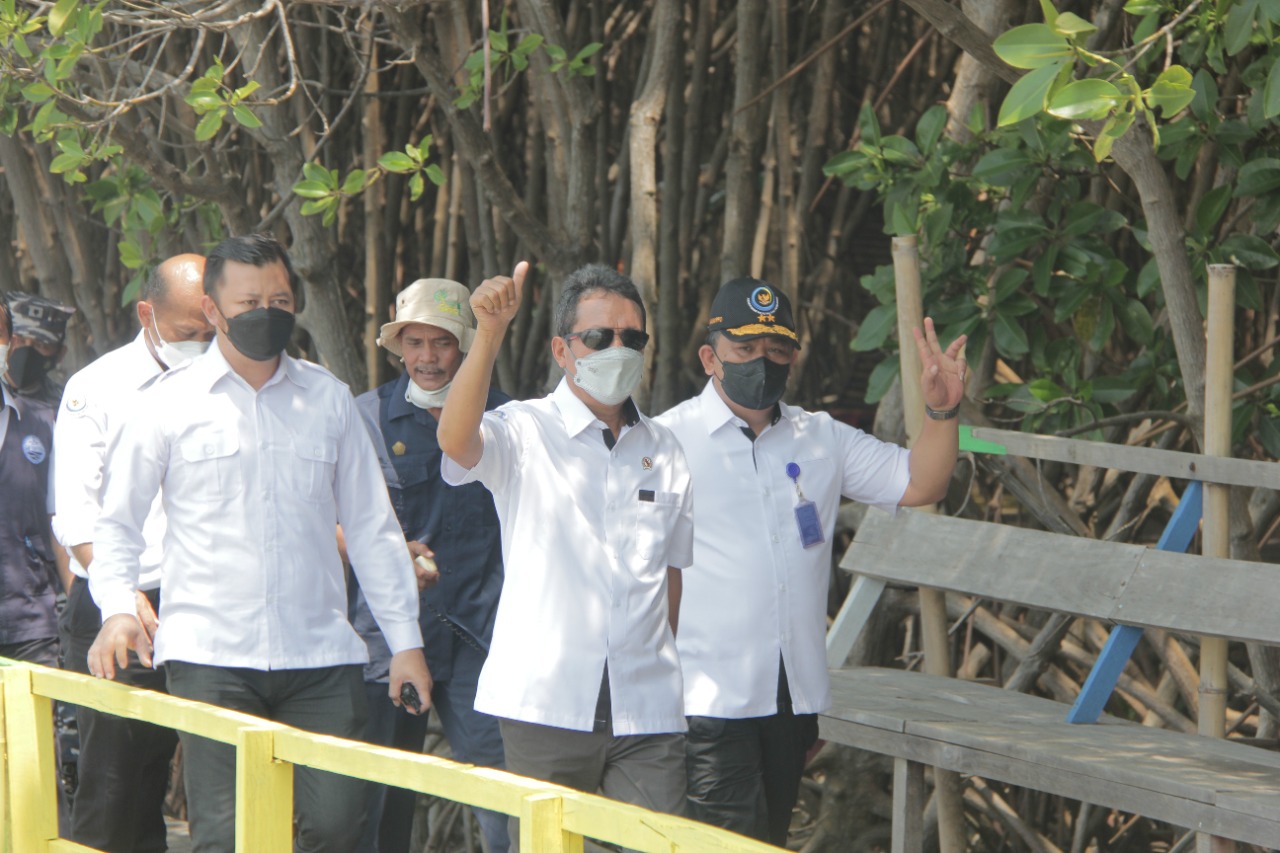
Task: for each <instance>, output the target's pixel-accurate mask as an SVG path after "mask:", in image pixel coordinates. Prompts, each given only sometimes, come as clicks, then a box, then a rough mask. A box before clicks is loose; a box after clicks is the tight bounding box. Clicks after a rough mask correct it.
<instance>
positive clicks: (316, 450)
mask: <svg viewBox="0 0 1280 853" xmlns="http://www.w3.org/2000/svg"><path fill="white" fill-rule="evenodd" d="M311 452H312V453H313V454H315V455H316V456H317V457H318V456H319V455H320V448H318V447H317V448H316V449H315V450H313V451H311Z"/></svg>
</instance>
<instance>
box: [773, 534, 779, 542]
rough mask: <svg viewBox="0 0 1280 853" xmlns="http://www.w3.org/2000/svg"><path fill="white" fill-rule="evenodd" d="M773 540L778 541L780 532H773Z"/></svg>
mask: <svg viewBox="0 0 1280 853" xmlns="http://www.w3.org/2000/svg"><path fill="white" fill-rule="evenodd" d="M773 541H774V542H777V541H778V534H776V533H775V534H773Z"/></svg>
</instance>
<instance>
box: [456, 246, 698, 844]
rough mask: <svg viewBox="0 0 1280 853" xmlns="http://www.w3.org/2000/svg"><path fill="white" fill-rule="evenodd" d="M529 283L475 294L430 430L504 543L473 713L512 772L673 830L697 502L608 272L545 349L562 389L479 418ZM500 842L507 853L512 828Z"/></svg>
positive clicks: (569, 283)
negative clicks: (469, 330) (645, 386)
mask: <svg viewBox="0 0 1280 853" xmlns="http://www.w3.org/2000/svg"><path fill="white" fill-rule="evenodd" d="M527 269H528V264H527V263H521V264H519V265H518V266H517V267H516V269H515V273H514V275H513V276H512V277H510V278H508V277H506V276H499V277H496V278H491V279H488V280H486V281H485V282H484V283H482V284H481V285H480V286H479V287H478V288H477V289H476V291H475V293H473V294H472V295H471V307H472V310H473V311H474V312H475V316H476V327H477V328H476V336H475V340H474V341H473V342H472V344H471V350H470V352H469V353H468V355H467V358H466V360H465V361H463V362H462V367H461V368H459V369H458V373H457V375H456V376H455V377H454V379H453V385H452V386H451V387H450V389H449V402H448V405H446V406H445V407H444V410H443V412H442V414H441V416H440V428H439V441H440V447H441V449H442V450H444V452H445V454H446V455H447V458H446V459H445V460H444V463H443V471H444V478H445V480H446V481H447V482H450V483H455V484H460V483H467V482H473V481H477V480H478V481H479V482H481V483H483V484H484V485H485V486H487V487H488V488H489V491H491V492H492V493H493V498H494V505H495V506H496V507H497V511H498V520H499V523H500V525H501V527H502V546H503V547H502V550H503V557H504V565H505V571H506V578H505V581H504V585H503V589H502V598H501V600H500V601H499V602H498V616H497V622H496V624H495V626H494V629H493V645H492V646H491V647H490V649H489V657H488V660H486V661H485V665H484V669H483V670H482V671H481V673H480V684H479V688H478V690H477V692H476V710H478V711H483V712H484V713H486V714H492V715H493V716H495V717H498V718H499V720H500V725H501V728H502V740H503V745H504V747H505V751H506V760H507V769H508V770H509V771H511V772H513V773H518V774H520V775H522V776H529V777H532V778H535V779H541V780H545V781H549V782H556V783H559V784H562V785H566V786H568V787H571V788H576V789H578V790H583V791H588V792H591V793H596V792H600V793H603V794H604V795H605V796H607V797H612V798H614V799H618V800H622V801H625V802H629V803H634V804H636V805H641V806H644V807H646V808H649V809H653V810H655V811H661V812H668V813H674V814H679V813H681V812H682V811H683V806H684V792H685V773H684V736H683V734H682V732H683V731H684V728H685V720H684V709H683V703H682V700H681V695H682V690H681V684H680V664H679V661H678V659H677V658H676V646H675V631H676V627H677V626H676V617H677V614H678V613H679V602H680V574H681V573H680V569H681V568H682V567H684V566H687V565H688V564H689V562H690V560H691V558H692V556H693V553H692V544H693V500H692V493H691V491H690V487H689V469H688V465H687V464H686V463H685V459H684V454H683V453H681V452H680V447H679V445H678V444H677V443H676V440H675V438H674V437H673V436H672V435H671V433H670V432H669V431H668V430H667V429H665V428H664V427H661V426H658V425H657V424H655V423H653V422H652V421H650V420H649V419H648V418H646V417H644V416H643V415H641V414H640V413H639V412H638V411H637V410H636V407H635V404H634V403H633V402H632V400H631V392H632V391H633V390H634V389H635V387H636V385H637V384H638V383H639V381H640V376H641V373H642V371H643V369H644V355H643V352H644V347H645V344H646V343H647V341H648V335H646V334H645V332H644V306H643V303H642V302H641V300H640V294H639V293H638V292H637V290H636V287H635V285H634V284H633V283H632V282H631V280H630V279H628V278H626V277H624V276H622V275H619V274H618V273H617V272H616V271H614V270H612V269H610V268H608V267H605V266H588V267H584V268H582V269H580V270H578V271H577V272H575V273H573V274H572V275H571V276H569V277H568V279H566V280H565V282H564V289H563V292H562V294H561V296H560V300H559V302H558V303H557V305H556V309H555V317H554V320H553V324H554V325H553V329H554V331H555V337H554V338H552V341H551V354H552V356H553V357H554V358H555V360H556V363H557V364H559V365H560V366H561V367H562V368H564V371H565V376H564V378H563V379H562V380H561V381H560V383H559V384H558V385H557V386H556V388H555V390H554V391H552V392H551V394H549V395H548V396H546V397H543V398H541V399H538V400H532V401H527V402H513V403H508V404H506V405H505V406H501V407H500V408H498V409H495V410H494V411H488V412H487V411H485V404H486V401H487V400H488V394H489V381H490V374H491V372H492V370H493V364H494V361H495V359H496V357H497V354H498V350H499V347H500V346H501V344H502V338H503V336H504V335H505V333H506V330H507V326H508V324H510V322H511V319H512V317H514V316H515V314H516V311H517V309H518V308H519V305H520V297H521V290H522V288H523V282H524V276H525V272H526V271H527ZM511 838H512V847H513V849H514V848H515V846H516V843H517V841H518V839H519V832H518V828H517V826H516V824H515V823H514V822H513V825H512V828H511Z"/></svg>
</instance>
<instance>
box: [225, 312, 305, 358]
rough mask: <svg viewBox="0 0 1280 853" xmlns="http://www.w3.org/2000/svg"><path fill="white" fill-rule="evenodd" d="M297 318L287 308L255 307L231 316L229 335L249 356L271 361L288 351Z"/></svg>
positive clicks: (239, 348) (229, 319) (228, 321)
mask: <svg viewBox="0 0 1280 853" xmlns="http://www.w3.org/2000/svg"><path fill="white" fill-rule="evenodd" d="M224 316H225V315H224ZM296 320H297V318H296V317H294V315H293V313H292V312H290V311H285V310H284V309H283V308H254V309H253V310H252V311H246V312H244V313H243V314H238V315H236V316H235V317H227V337H228V338H230V339H231V343H232V344H233V345H234V346H235V348H236V349H238V350H240V352H241V353H242V354H243V355H244V356H245V357H247V358H251V359H253V360H254V361H270V360H271V359H273V358H275V357H276V356H278V355H279V354H280V353H282V352H284V348H285V345H286V344H288V343H289V338H290V337H291V336H292V335H293V326H294V323H295V322H296Z"/></svg>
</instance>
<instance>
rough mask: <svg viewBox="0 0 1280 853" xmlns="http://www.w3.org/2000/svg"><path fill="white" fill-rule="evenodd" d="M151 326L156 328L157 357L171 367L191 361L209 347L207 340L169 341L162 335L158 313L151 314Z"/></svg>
mask: <svg viewBox="0 0 1280 853" xmlns="http://www.w3.org/2000/svg"><path fill="white" fill-rule="evenodd" d="M151 328H152V329H154V330H155V333H156V339H155V341H154V343H155V346H156V358H158V359H160V360H161V361H163V362H164V363H165V364H166V365H168V366H169V367H177V366H178V365H179V364H182V363H183V362H186V361H190V360H191V359H193V358H195V357H196V356H198V355H204V352H205V350H207V349H209V344H208V342H206V341H174V342H173V343H169V342H168V341H166V340H165V339H164V338H162V337H160V327H159V326H157V325H156V315H155V313H154V312H153V313H152V314H151Z"/></svg>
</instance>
